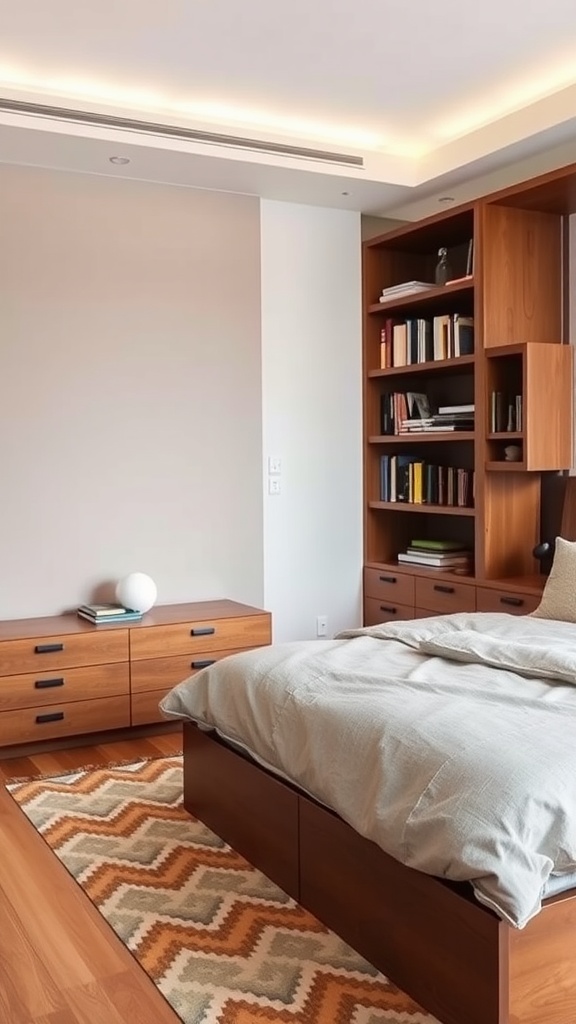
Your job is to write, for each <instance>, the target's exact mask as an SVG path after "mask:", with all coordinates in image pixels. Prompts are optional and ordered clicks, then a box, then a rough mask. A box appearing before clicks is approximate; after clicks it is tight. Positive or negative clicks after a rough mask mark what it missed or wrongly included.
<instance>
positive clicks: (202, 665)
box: [190, 658, 216, 668]
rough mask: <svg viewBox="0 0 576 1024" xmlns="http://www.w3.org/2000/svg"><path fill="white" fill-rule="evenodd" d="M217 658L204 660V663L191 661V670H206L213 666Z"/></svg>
mask: <svg viewBox="0 0 576 1024" xmlns="http://www.w3.org/2000/svg"><path fill="white" fill-rule="evenodd" d="M215 661H216V658H204V659H203V660H202V661H191V662H190V668H206V667H207V665H213V664H214V662H215Z"/></svg>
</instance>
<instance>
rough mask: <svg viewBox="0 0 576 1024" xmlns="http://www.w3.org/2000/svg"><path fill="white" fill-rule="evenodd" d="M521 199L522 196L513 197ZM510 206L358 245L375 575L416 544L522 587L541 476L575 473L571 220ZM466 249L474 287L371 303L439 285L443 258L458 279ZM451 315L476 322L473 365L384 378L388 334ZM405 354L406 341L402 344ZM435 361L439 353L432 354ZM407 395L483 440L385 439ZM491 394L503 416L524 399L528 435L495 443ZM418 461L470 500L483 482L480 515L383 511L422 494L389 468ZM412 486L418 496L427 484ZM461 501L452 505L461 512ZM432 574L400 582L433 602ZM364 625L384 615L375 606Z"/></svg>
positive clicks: (452, 436)
mask: <svg viewBox="0 0 576 1024" xmlns="http://www.w3.org/2000/svg"><path fill="white" fill-rule="evenodd" d="M520 191H521V190H520V187H518V195H520ZM514 194H515V192H514V189H511V190H507V191H506V193H505V194H503V195H502V194H501V195H500V196H499V198H498V199H494V200H491V197H490V196H488V197H485V198H482V199H478V200H475V201H473V202H471V203H468V204H465V205H464V206H462V207H459V208H458V209H456V210H450V211H445V212H443V213H442V214H439V215H437V216H434V217H433V218H428V219H427V220H425V221H422V222H420V223H418V222H415V223H414V222H411V223H409V224H404V225H402V226H400V227H397V228H395V229H394V230H393V231H390V232H387V233H386V234H383V235H380V236H377V237H375V238H370V239H367V240H366V241H365V242H364V243H363V261H362V268H363V269H362V275H363V291H364V296H365V304H364V318H363V324H364V338H363V357H364V358H363V365H364V380H363V396H364V435H363V436H364V445H363V449H364V451H363V454H364V510H365V513H367V514H365V516H364V523H365V527H364V529H365V534H364V558H365V564H366V565H367V566H370V565H375V564H376V565H378V564H388V565H390V564H394V563H395V559H396V556H397V553H398V552H399V551H402V550H405V548H406V546H407V545H409V544H410V540H411V538H412V537H414V536H416V534H418V535H419V536H420V537H422V538H425V539H426V538H427V539H430V540H432V541H433V540H454V541H456V542H457V543H458V544H462V546H463V547H465V548H467V549H469V550H470V551H471V552H472V555H473V561H474V567H475V569H474V571H475V578H476V580H477V581H483V580H487V579H521V578H522V577H524V576H529V575H530V574H532V573H533V572H534V570H535V567H536V566H535V562H534V558H533V556H532V550H533V548H534V546H535V544H537V543H538V540H539V538H540V535H541V524H540V516H541V504H542V502H541V473H542V472H545V471H549V470H552V471H556V470H562V469H568V468H569V467H570V466H571V464H572V422H571V417H572V357H573V350H572V348H571V346H569V345H567V344H559V342H560V341H562V340H563V341H566V338H565V337H564V335H563V333H562V332H563V331H565V321H564V320H563V305H564V301H565V295H564V294H563V291H564V292H565V291H566V288H567V287H568V286H569V282H568V281H567V280H566V281H563V277H562V275H563V269H562V262H561V252H562V238H563V230H564V226H563V221H562V214H561V213H560V212H557V211H552V210H551V209H550V207H547V208H544V207H543V208H542V209H537V207H536V205H532V207H531V208H530V209H524V208H523V207H522V204H521V201H520V200H519V201H518V202H517V203H516V202H514ZM534 196H536V193H534ZM548 198H549V197H548ZM546 202H548V200H546ZM471 239H473V243H474V244H473V249H474V267H475V271H476V274H475V277H472V278H467V279H465V280H460V281H456V282H455V283H453V284H448V285H444V286H443V287H433V288H429V289H427V290H426V291H422V292H416V293H414V294H412V295H403V296H396V297H395V298H388V299H387V300H386V301H385V302H374V299H377V298H378V295H379V294H380V292H381V291H382V289H383V288H387V287H391V286H394V285H395V284H397V283H398V282H400V281H433V280H434V272H435V267H436V264H437V260H438V250H439V249H440V248H441V247H446V248H447V249H448V261H449V263H450V266H451V267H452V273H453V275H454V277H456V276H458V275H459V274H462V275H463V274H464V273H465V268H466V266H467V259H468V256H469V252H470V240H471ZM456 314H459V315H462V316H465V317H469V318H472V321H473V323H474V324H475V327H476V330H475V337H474V354H472V355H467V356H460V357H459V358H453V359H447V360H434V361H428V362H423V363H411V364H409V365H407V366H392V367H387V368H386V369H380V368H379V364H380V353H381V346H382V342H383V341H384V343H385V345H386V346H387V352H388V351H389V348H390V342H389V329H390V324H389V323H388V321H391V323H392V326H394V325H395V323H397V322H402V321H409V320H415V319H424V320H428V321H431V320H433V318H434V317H435V316H441V317H446V318H447V321H443V323H444V324H445V323H446V322H447V323H448V324H449V325H451V324H454V323H455V320H454V318H455V315H456ZM442 326H443V325H442V324H438V325H437V328H442ZM480 328H481V329H480ZM448 329H449V330H450V327H449V328H448ZM428 330H429V329H428ZM433 331H434V326H433V327H432V333H433ZM422 333H424V334H426V336H427V337H429V335H428V334H427V332H420V335H421V334H422ZM410 337H411V338H412V337H413V335H412V333H411V334H410ZM393 340H394V332H392V341H393ZM402 340H403V339H402V337H401V336H398V341H399V343H400V341H402ZM419 340H421V337H420V336H419ZM448 340H450V337H449V339H448ZM468 344H470V343H469V342H468ZM419 351H421V349H420V350H419ZM430 351H434V349H431V347H430V346H428V352H429V353H430ZM436 351H437V349H436ZM444 351H453V349H452V348H449V349H448V348H447V349H444ZM388 361H389V360H388ZM408 391H415V392H421V393H424V394H426V397H427V399H428V401H429V404H430V408H431V409H432V411H433V412H434V411H435V410H436V409H438V408H440V407H442V406H466V405H472V404H473V405H474V411H475V417H474V424H475V426H474V429H472V430H455V431H435V432H424V431H422V432H418V433H416V432H415V433H406V434H395V435H387V434H385V435H382V434H380V433H378V431H380V430H381V429H382V425H383V424H384V425H386V426H388V406H387V405H386V396H388V395H389V394H390V393H393V392H408ZM493 392H496V393H498V392H500V393H501V394H502V395H503V399H500V400H499V409H500V405H501V403H502V401H503V400H504V404H505V407H506V410H507V407H508V405H510V404H513V408H514V411H516V396H518V395H521V396H522V403H521V416H522V418H521V420H520V419H519V420H515V421H513V422H511V424H510V425H511V426H515V425H516V424H518V425H521V427H522V429H521V430H514V431H502V430H499V431H497V432H496V431H490V429H489V428H490V426H491V425H492V424H491V421H490V414H491V406H492V400H491V395H492V393H493ZM517 404H518V406H519V405H520V403H517ZM396 415H398V413H397V414H396ZM507 423H508V419H499V420H498V425H499V426H504V425H506V424H507ZM508 444H514V445H518V446H520V448H521V458H520V461H518V462H512V461H508V460H506V459H505V457H504V455H505V452H504V449H505V447H506V446H507V445H508ZM415 454H416V455H417V456H418V458H417V460H416V461H422V462H424V463H429V464H431V465H432V466H443V467H445V468H451V469H453V470H454V471H455V472H454V474H453V476H452V474H451V475H450V479H451V481H452V479H454V481H455V484H456V485H457V484H458V482H459V483H460V485H461V484H462V483H463V482H464V483H465V485H466V486H467V487H471V486H472V479H471V474H474V479H473V486H474V495H475V506H476V507H475V508H461V507H459V506H457V505H432V504H430V505H429V504H424V503H423V504H418V505H416V504H412V503H408V502H390V501H374V500H373V499H374V498H375V497H378V496H379V495H382V494H387V495H388V494H390V493H394V492H393V491H391V490H390V486H391V485H393V483H394V481H395V482H396V486H397V488H399V493H401V494H403V495H405V494H406V493H408V490H409V493H410V494H413V493H418V492H415V491H414V490H413V489H410V483H412V487H414V484H415V478H414V477H413V476H410V477H409V478H408V484H407V483H406V476H407V473H406V469H405V464H406V463H407V462H410V461H414V459H412V460H411V459H409V458H405V459H404V460H403V461H402V462H400V463H399V462H398V460H397V459H394V456H396V455H398V456H400V455H403V456H406V457H408V456H413V455H415ZM394 469H395V470H396V473H395V475H393V471H394ZM400 469H401V473H400V472H399V470H400ZM458 471H460V472H458ZM462 471H463V472H462ZM432 472H433V473H434V472H436V471H432ZM382 476H384V479H382ZM417 479H418V485H417V486H420V477H419V476H418V478H417ZM435 483H436V477H435V476H432V479H430V475H426V474H424V473H423V474H422V489H423V494H424V495H425V494H427V493H429V494H432V495H433V496H434V497H437V493H435V492H434V491H433V490H431V489H430V488H431V487H432V488H433V487H434V484H435ZM407 488H408V489H407ZM427 488H428V489H427ZM456 493H458V492H455V493H452V494H451V495H450V496H451V497H453V498H454V497H456ZM468 493H470V492H467V494H468ZM410 513H415V514H416V515H417V516H418V519H417V520H415V516H414V515H411V514H410ZM415 523H416V524H417V529H416V528H415ZM425 572H426V570H425V568H424V567H421V566H416V567H414V568H413V569H412V570H410V569H408V567H407V566H406V565H405V564H401V565H399V566H397V568H396V569H395V574H396V575H397V576H398V578H399V587H400V588H401V586H403V584H402V578H403V579H404V580H406V578H407V574H409V575H414V576H416V583H415V587H416V594H417V595H418V592H420V593H421V594H423V593H424V590H422V587H419V584H418V577H422V576H424V575H425ZM436 578H437V577H436ZM471 580H472V582H473V581H474V577H471ZM411 582H412V581H411ZM478 585H479V586H480V583H478ZM424 589H425V588H424ZM462 589H468V590H469V589H470V588H469V587H468V588H462ZM407 592H408V591H407ZM457 592H458V588H456V590H455V596H454V606H453V607H452V610H454V611H458V610H470V609H469V607H468V605H466V601H467V600H468V599H469V596H470V595H469V594H468V595H461V594H459V593H457ZM365 594H366V598H367V599H370V600H372V599H374V597H375V596H376V595H375V594H374V593H372V592H370V591H369V590H366V589H365ZM458 602H460V604H458ZM398 603H399V604H400V605H402V606H403V610H404V612H406V611H407V608H408V606H409V605H411V601H410V600H406V599H403V600H402V601H401V600H400V599H399V598H398ZM414 607H415V608H418V607H420V608H428V609H429V608H430V607H431V606H430V605H429V604H425V603H422V601H420V603H419V600H418V597H417V596H416V599H415V604H414ZM434 607H435V606H434ZM443 610H446V609H444V608H443ZM369 614H370V615H374V614H377V609H375V607H374V605H373V604H370V602H369Z"/></svg>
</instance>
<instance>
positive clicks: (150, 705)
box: [132, 686, 177, 725]
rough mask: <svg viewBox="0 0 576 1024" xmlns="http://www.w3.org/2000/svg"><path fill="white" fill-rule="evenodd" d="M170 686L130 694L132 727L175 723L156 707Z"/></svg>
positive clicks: (168, 691)
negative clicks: (155, 723) (157, 723)
mask: <svg viewBox="0 0 576 1024" xmlns="http://www.w3.org/2000/svg"><path fill="white" fill-rule="evenodd" d="M171 689H172V687H171V686H164V687H163V688H162V689H158V690H147V691H146V692H145V693H133V694H132V725H151V724H152V722H175V721H177V719H175V718H172V717H169V716H168V715H163V714H162V712H161V711H160V708H159V707H158V705H159V703H160V701H161V700H162V698H163V697H165V696H166V694H167V693H170V690H171Z"/></svg>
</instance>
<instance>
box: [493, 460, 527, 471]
mask: <svg viewBox="0 0 576 1024" xmlns="http://www.w3.org/2000/svg"><path fill="white" fill-rule="evenodd" d="M484 469H488V470H490V471H492V470H496V469H497V470H499V471H504V472H505V473H525V472H526V471H527V469H528V467H527V465H526V463H525V462H522V460H517V461H516V462H513V461H512V459H499V460H496V459H491V460H490V462H485V463H484Z"/></svg>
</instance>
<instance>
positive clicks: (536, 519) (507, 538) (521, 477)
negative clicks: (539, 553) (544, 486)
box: [476, 472, 540, 578]
mask: <svg viewBox="0 0 576 1024" xmlns="http://www.w3.org/2000/svg"><path fill="white" fill-rule="evenodd" d="M483 527H484V566H483V569H484V573H483V574H484V575H485V576H487V577H492V578H498V577H505V576H522V575H525V574H531V573H533V572H534V571H535V569H536V568H537V564H536V561H535V559H534V558H533V556H532V551H533V549H534V547H535V545H536V544H538V543H539V540H540V538H539V533H540V478H539V476H538V475H537V474H534V473H497V472H496V473H490V474H487V475H486V478H485V480H484V515H483ZM476 575H477V576H481V575H482V573H481V571H479V567H478V566H477V567H476Z"/></svg>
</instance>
